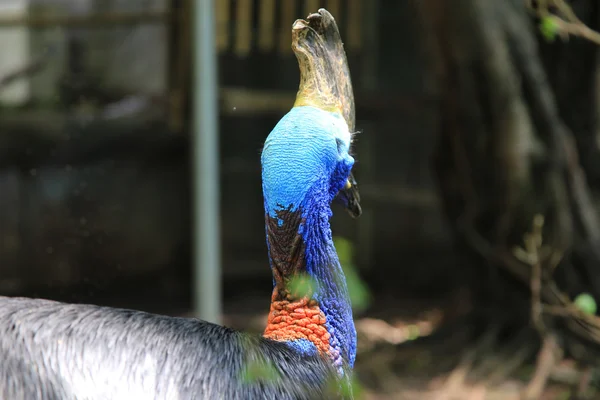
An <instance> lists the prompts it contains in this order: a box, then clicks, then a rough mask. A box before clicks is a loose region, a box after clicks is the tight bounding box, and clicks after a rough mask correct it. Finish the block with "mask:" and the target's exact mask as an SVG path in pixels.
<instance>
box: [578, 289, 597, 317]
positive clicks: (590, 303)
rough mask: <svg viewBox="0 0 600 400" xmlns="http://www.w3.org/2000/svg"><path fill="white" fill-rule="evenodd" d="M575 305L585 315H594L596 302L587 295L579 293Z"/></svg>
mask: <svg viewBox="0 0 600 400" xmlns="http://www.w3.org/2000/svg"><path fill="white" fill-rule="evenodd" d="M575 305H576V306H577V308H579V309H580V310H581V311H583V312H584V313H586V314H591V315H594V314H596V310H597V309H598V306H597V305H596V300H594V298H593V297H592V296H591V295H590V294H589V293H581V294H580V295H579V296H577V297H576V298H575Z"/></svg>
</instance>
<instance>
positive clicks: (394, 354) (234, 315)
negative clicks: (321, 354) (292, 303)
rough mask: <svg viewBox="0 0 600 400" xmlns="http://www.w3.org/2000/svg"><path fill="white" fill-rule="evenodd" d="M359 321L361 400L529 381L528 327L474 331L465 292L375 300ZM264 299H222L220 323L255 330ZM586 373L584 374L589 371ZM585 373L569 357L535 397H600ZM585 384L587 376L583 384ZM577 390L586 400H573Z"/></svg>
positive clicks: (499, 392) (457, 397)
mask: <svg viewBox="0 0 600 400" xmlns="http://www.w3.org/2000/svg"><path fill="white" fill-rule="evenodd" d="M375 301H376V302H377V303H383V304H385V307H384V306H382V305H381V304H375V305H374V306H373V307H371V309H372V310H375V311H371V312H369V311H367V312H366V313H364V314H362V315H360V316H357V318H356V328H357V332H358V338H359V344H358V355H357V362H356V366H355V373H356V376H357V379H358V388H359V392H360V393H361V398H363V399H365V400H388V399H389V400H396V399H398V400H513V399H515V400H519V399H523V398H524V397H521V396H522V395H523V393H524V392H525V391H526V388H527V386H528V383H529V382H530V381H531V379H532V378H533V376H534V372H535V362H536V358H537V355H538V352H539V350H540V349H539V346H537V345H535V344H534V343H536V341H535V340H532V339H534V338H532V337H531V335H533V334H535V333H534V332H533V331H532V330H530V329H523V331H522V332H510V331H509V335H507V334H506V332H500V331H499V330H498V329H496V330H495V328H494V327H493V326H490V327H489V329H485V330H484V331H483V332H482V333H481V334H477V332H475V331H474V330H475V326H474V324H473V321H472V320H471V319H470V318H469V312H470V311H471V310H470V307H469V305H468V304H467V303H468V302H467V301H466V300H465V294H464V293H457V294H455V295H453V296H451V297H450V298H448V299H446V300H445V301H439V300H438V301H417V300H415V299H395V300H394V301H392V300H391V299H390V298H380V299H376V300H375ZM262 303H265V304H266V301H265V300H264V299H256V300H254V302H253V301H248V298H247V297H246V298H245V299H244V300H243V304H242V302H241V300H240V301H237V300H235V299H233V300H230V301H228V302H226V304H225V310H226V313H225V315H224V321H223V322H224V324H226V325H228V326H231V327H234V328H238V329H244V330H248V331H255V332H260V331H261V330H262V329H263V327H264V326H265V323H266V317H267V314H266V309H267V307H266V305H265V306H264V307H263V309H264V310H265V312H258V313H257V312H256V310H257V309H260V304H262ZM588 375H589V374H588ZM588 375H586V371H585V370H583V369H581V368H578V367H577V365H575V363H574V362H572V361H571V360H568V359H567V360H564V361H562V362H560V363H559V364H558V365H556V366H555V367H554V368H553V369H552V372H551V374H550V377H549V380H548V383H547V385H546V386H545V388H544V389H543V390H542V392H541V395H540V396H537V397H535V398H537V399H540V400H567V399H584V398H585V399H600V392H595V391H594V389H593V388H590V387H589V386H590V385H586V389H579V387H580V386H581V385H582V384H583V385H585V384H586V377H589V376H588ZM588 381H589V379H588ZM578 390H580V391H581V392H582V393H585V394H586V396H583V395H581V397H576V396H575V393H577V391H578Z"/></svg>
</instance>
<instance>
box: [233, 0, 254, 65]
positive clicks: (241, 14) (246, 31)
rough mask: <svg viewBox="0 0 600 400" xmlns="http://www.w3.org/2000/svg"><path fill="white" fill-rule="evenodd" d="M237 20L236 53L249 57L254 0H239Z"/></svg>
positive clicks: (241, 56)
mask: <svg viewBox="0 0 600 400" xmlns="http://www.w3.org/2000/svg"><path fill="white" fill-rule="evenodd" d="M235 21H236V26H235V55H236V56H238V57H240V58H243V57H247V56H248V54H250V50H251V46H252V33H253V32H252V0H237V8H236V18H235Z"/></svg>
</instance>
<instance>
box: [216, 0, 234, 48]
mask: <svg viewBox="0 0 600 400" xmlns="http://www.w3.org/2000/svg"><path fill="white" fill-rule="evenodd" d="M230 3H231V1H230V0H217V48H218V50H219V51H220V52H224V51H225V50H227V47H228V46H229V24H230V22H231V21H230V20H229V9H230V7H231V4H230Z"/></svg>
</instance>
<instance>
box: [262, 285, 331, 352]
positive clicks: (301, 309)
mask: <svg viewBox="0 0 600 400" xmlns="http://www.w3.org/2000/svg"><path fill="white" fill-rule="evenodd" d="M325 321H326V318H325V314H323V311H321V309H320V308H319V305H318V304H317V302H316V301H314V300H310V299H309V298H306V297H305V298H302V299H299V300H295V301H290V300H287V299H282V298H281V297H280V296H279V295H278V291H277V289H275V290H273V296H272V297H271V310H270V311H269V318H268V320H267V327H266V329H265V333H264V334H263V336H264V337H266V338H269V339H273V340H278V341H290V340H298V339H306V340H310V341H311V342H312V343H314V345H315V346H316V347H317V349H318V350H319V353H321V354H327V355H329V356H331V347H330V345H329V339H330V337H331V335H330V334H329V332H327V328H326V327H325Z"/></svg>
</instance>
